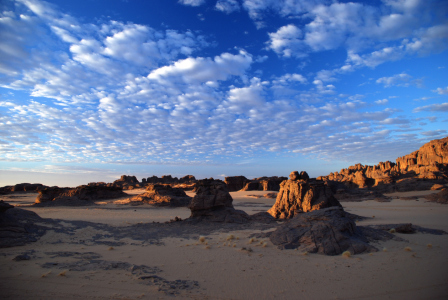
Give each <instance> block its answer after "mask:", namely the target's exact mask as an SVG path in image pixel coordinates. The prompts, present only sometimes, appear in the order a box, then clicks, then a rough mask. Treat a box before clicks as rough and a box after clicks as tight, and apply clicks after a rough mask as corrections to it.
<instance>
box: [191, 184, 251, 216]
mask: <svg viewBox="0 0 448 300" xmlns="http://www.w3.org/2000/svg"><path fill="white" fill-rule="evenodd" d="M232 202H233V199H232V196H230V194H229V191H228V190H227V185H226V184H225V183H224V182H223V181H221V180H213V179H203V180H199V181H198V182H197V183H196V195H195V196H194V198H193V199H192V200H191V203H190V205H189V208H190V210H191V216H190V219H200V220H208V221H212V222H225V223H245V222H247V221H248V220H249V216H248V215H247V214H246V213H245V212H244V211H242V210H236V209H235V208H234V207H233V204H232Z"/></svg>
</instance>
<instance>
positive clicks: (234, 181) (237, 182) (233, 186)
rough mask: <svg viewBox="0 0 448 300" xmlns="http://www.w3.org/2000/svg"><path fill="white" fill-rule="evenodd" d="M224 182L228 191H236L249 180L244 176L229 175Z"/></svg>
mask: <svg viewBox="0 0 448 300" xmlns="http://www.w3.org/2000/svg"><path fill="white" fill-rule="evenodd" d="M224 182H225V184H227V190H228V191H229V192H236V191H239V190H241V189H242V188H243V187H244V186H245V185H246V183H248V182H250V180H249V179H247V178H246V177H245V176H229V177H226V178H225V179H224Z"/></svg>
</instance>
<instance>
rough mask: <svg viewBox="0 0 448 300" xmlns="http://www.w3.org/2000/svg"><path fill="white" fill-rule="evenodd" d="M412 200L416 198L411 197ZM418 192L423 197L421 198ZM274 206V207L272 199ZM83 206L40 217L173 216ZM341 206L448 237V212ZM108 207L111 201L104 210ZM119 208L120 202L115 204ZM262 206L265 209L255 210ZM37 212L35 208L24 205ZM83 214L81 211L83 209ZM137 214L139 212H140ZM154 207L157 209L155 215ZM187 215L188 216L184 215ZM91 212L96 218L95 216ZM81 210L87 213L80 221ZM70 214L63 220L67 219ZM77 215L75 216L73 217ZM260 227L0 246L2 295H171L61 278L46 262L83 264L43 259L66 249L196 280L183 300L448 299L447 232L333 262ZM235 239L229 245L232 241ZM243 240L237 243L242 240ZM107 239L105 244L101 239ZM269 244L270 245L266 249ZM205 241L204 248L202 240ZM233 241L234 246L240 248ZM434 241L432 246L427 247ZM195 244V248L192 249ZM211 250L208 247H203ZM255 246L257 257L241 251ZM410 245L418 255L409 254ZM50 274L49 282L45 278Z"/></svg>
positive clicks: (127, 283)
mask: <svg viewBox="0 0 448 300" xmlns="http://www.w3.org/2000/svg"><path fill="white" fill-rule="evenodd" d="M256 192H259V193H266V192H264V191H249V192H235V193H232V196H233V197H234V204H235V206H236V208H237V209H243V210H246V211H253V210H255V208H254V207H247V206H244V205H243V206H239V204H241V203H252V204H249V206H260V204H258V203H262V204H264V203H266V204H267V203H269V205H271V204H273V203H274V202H275V199H266V200H263V201H260V199H262V198H260V199H250V198H247V197H244V193H250V194H255V193H256ZM412 195H415V194H412ZM419 196H420V195H419ZM269 201H270V202H269ZM108 205H110V206H111V207H104V208H102V209H92V208H89V210H86V208H83V209H81V208H63V207H58V208H39V210H36V212H37V213H38V214H39V215H41V216H42V214H46V215H47V217H52V218H55V217H54V216H51V215H52V214H56V215H58V216H59V217H58V218H60V219H64V220H65V221H64V224H62V225H63V226H64V228H65V227H66V228H70V226H71V225H70V222H69V221H70V220H72V219H77V220H85V221H90V222H100V221H99V220H101V221H102V223H104V224H109V225H113V226H117V225H120V226H122V225H124V224H123V222H125V219H122V218H123V217H127V218H128V219H131V220H135V221H136V220H138V218H135V219H132V218H131V217H132V214H133V213H139V211H140V210H142V212H141V213H142V215H141V217H145V218H146V219H145V220H144V222H152V221H153V219H151V218H153V217H156V218H157V214H158V215H159V217H158V218H160V219H163V218H164V219H165V220H166V219H169V218H170V216H171V215H173V213H172V212H173V210H172V209H150V208H145V206H144V205H143V206H136V207H130V208H129V209H125V210H123V209H114V208H113V206H114V205H112V204H108ZM343 205H344V208H345V209H346V210H347V211H349V212H351V213H355V214H359V215H363V216H367V217H372V216H375V218H373V219H367V220H364V221H359V222H358V224H359V225H366V224H388V223H389V224H390V223H401V222H411V223H413V224H415V225H420V226H424V227H429V228H435V229H443V230H446V231H448V218H447V216H448V206H447V205H441V204H437V203H429V202H424V201H423V200H420V201H415V200H410V201H402V200H393V201H391V202H384V203H380V202H376V201H364V202H347V203H343ZM106 206H107V205H106ZM117 207H118V206H117ZM258 208H260V207H258ZM26 209H30V210H34V209H33V208H28V207H27V208H26ZM76 209H79V211H76ZM134 209H135V210H137V211H135V212H134V211H133V210H134ZM155 211H156V212H157V213H155ZM187 212H188V213H189V211H188V210H187ZM90 213H91V214H90ZM76 214H84V215H83V216H77V215H76ZM64 216H66V217H64ZM70 218H72V219H70ZM255 232H259V230H250V229H249V230H234V231H232V232H226V231H225V230H222V231H215V232H214V233H211V234H202V235H204V236H205V242H203V243H201V242H200V241H199V239H198V237H199V234H198V237H197V238H182V237H176V238H174V237H167V238H163V239H162V240H161V242H162V243H163V244H159V245H156V244H148V243H146V242H145V241H140V240H133V239H131V238H129V237H124V238H122V239H120V240H119V241H120V242H122V244H123V245H121V246H120V245H118V246H113V249H110V246H108V245H105V244H102V245H98V244H87V245H84V244H79V243H80V241H81V240H88V239H89V238H91V237H92V236H95V235H98V234H105V233H106V232H105V231H103V230H102V229H100V228H94V227H91V226H88V227H85V228H82V229H78V230H76V232H75V234H74V235H69V234H65V233H63V232H57V231H53V230H51V231H48V232H47V233H46V234H45V235H44V236H43V237H42V238H41V239H39V240H38V241H37V242H35V243H32V244H28V245H26V246H21V247H13V248H5V249H0V288H1V290H2V294H4V299H48V298H49V297H52V298H55V299H61V298H64V299H79V298H85V299H93V298H95V299H172V298H173V296H170V295H166V294H164V293H163V292H159V291H158V287H157V286H149V285H145V284H141V283H140V282H142V281H141V280H137V279H135V278H134V277H133V276H132V275H131V274H130V273H129V271H127V270H119V269H117V270H107V271H105V270H94V271H70V270H68V271H67V272H66V273H65V276H58V274H60V273H61V272H63V271H64V269H58V268H56V267H55V268H52V269H45V268H42V267H41V265H42V264H44V263H48V262H54V263H60V264H62V263H69V262H76V261H79V260H80V259H76V258H74V257H52V256H51V255H48V254H46V253H49V252H59V251H72V252H80V253H86V252H93V253H96V254H99V255H100V256H101V257H100V258H99V259H100V260H104V261H120V262H127V263H130V264H136V265H146V266H150V267H157V268H159V269H161V270H162V271H161V272H160V273H158V274H157V275H158V276H160V277H163V278H165V279H167V280H169V281H174V280H177V279H181V280H193V281H197V282H198V283H199V288H196V289H192V290H185V291H180V293H179V294H178V295H177V296H175V297H174V298H178V299H274V298H277V299H386V298H390V299H446V298H447V297H448V256H447V255H446V253H447V249H448V235H440V236H437V235H430V234H422V233H417V234H412V235H405V234H397V236H399V237H402V238H404V239H407V240H408V241H409V242H397V241H388V242H383V243H381V244H374V245H375V246H377V248H379V249H380V250H381V249H383V248H387V251H385V252H383V251H380V252H377V253H373V254H372V255H369V254H364V255H352V256H351V257H350V258H344V257H342V256H335V257H327V256H322V255H316V254H308V255H304V254H303V253H300V252H299V251H295V250H283V251H281V250H278V249H277V248H276V247H275V246H273V245H272V243H271V242H270V241H269V240H268V239H258V241H253V242H252V243H249V237H250V235H251V234H252V233H255ZM230 234H232V235H233V236H234V238H233V239H230V240H228V237H229V235H230ZM237 238H238V239H237ZM104 240H107V238H106V239H104ZM262 242H265V243H266V245H267V246H265V247H263V243H262ZM205 243H207V245H206V244H205ZM234 244H235V247H233V245H234ZM428 244H431V245H432V247H430V248H429V247H428V246H427V245H428ZM187 245H188V246H187ZM207 247H208V249H206V248H207ZM243 247H245V248H246V249H249V248H251V249H252V252H249V251H245V250H241V249H242V248H243ZM405 247H410V248H411V251H405V250H404V248H405ZM31 250H34V251H35V252H34V253H32V254H30V256H31V259H30V260H27V261H19V262H15V261H12V260H11V259H12V258H13V257H15V256H16V255H18V254H22V253H24V252H27V251H31ZM48 272H50V273H49V274H48V275H46V276H45V277H42V275H43V274H47V273H48Z"/></svg>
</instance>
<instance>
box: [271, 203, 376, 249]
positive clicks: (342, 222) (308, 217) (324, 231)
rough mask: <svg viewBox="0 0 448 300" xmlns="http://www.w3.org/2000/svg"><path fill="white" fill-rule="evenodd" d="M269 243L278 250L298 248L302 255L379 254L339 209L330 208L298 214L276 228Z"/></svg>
mask: <svg viewBox="0 0 448 300" xmlns="http://www.w3.org/2000/svg"><path fill="white" fill-rule="evenodd" d="M269 238H270V240H271V242H272V243H273V244H274V245H277V246H278V247H279V248H280V249H293V248H298V249H299V250H301V251H303V252H309V253H319V254H325V255H339V254H341V253H343V252H344V251H350V253H351V254H359V253H364V252H372V251H378V250H377V249H376V248H375V247H373V246H371V245H369V243H368V240H367V238H366V237H365V236H364V235H363V233H362V231H360V230H359V229H358V228H357V227H356V224H355V223H354V222H353V220H351V219H350V218H348V217H347V216H346V213H345V212H344V210H343V209H342V207H329V208H324V209H320V210H315V211H312V212H308V213H303V214H298V215H297V216H295V217H294V218H292V219H290V220H288V221H287V222H286V223H284V224H282V225H280V226H279V227H277V229H276V230H275V231H274V232H273V233H272V234H271V235H270V237H269Z"/></svg>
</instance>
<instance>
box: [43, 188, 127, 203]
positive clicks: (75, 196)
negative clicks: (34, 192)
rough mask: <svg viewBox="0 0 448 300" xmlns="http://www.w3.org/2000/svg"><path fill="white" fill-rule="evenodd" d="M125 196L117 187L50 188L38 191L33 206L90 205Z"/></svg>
mask: <svg viewBox="0 0 448 300" xmlns="http://www.w3.org/2000/svg"><path fill="white" fill-rule="evenodd" d="M124 196H127V194H126V193H124V192H123V191H122V190H121V188H119V187H108V186H89V185H81V186H78V187H76V188H73V189H71V188H59V187H51V188H46V189H44V190H40V191H39V195H38V196H37V198H36V202H35V205H39V206H45V205H76V206H78V205H91V204H93V201H95V200H102V199H115V198H119V197H124Z"/></svg>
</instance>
